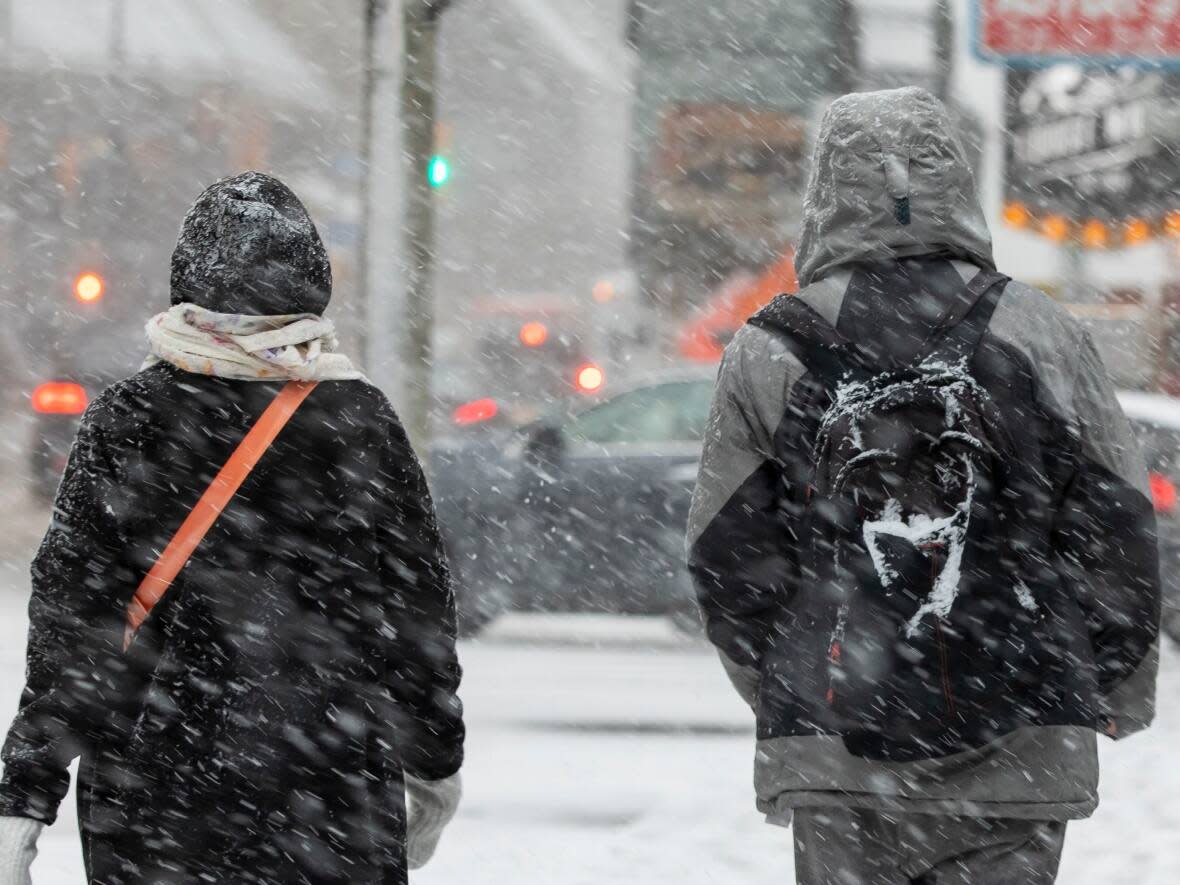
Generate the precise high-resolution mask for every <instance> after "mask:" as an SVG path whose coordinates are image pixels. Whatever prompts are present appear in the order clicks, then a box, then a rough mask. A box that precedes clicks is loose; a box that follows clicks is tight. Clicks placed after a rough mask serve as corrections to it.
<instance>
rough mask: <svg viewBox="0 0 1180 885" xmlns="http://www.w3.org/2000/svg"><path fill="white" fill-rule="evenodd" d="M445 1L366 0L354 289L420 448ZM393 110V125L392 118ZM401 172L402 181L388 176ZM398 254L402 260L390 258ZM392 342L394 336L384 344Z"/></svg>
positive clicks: (426, 395) (370, 361) (373, 364)
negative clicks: (432, 173) (440, 30)
mask: <svg viewBox="0 0 1180 885" xmlns="http://www.w3.org/2000/svg"><path fill="white" fill-rule="evenodd" d="M449 5H450V2H449V0H365V10H364V11H365V46H364V57H365V73H364V86H363V89H364V94H363V99H362V104H363V111H362V112H363V119H362V124H361V126H362V133H361V140H362V147H361V160H362V168H363V169H364V173H363V174H364V183H363V187H362V192H361V201H362V207H361V212H362V217H363V223H362V225H361V233H360V237H359V243H358V251H359V253H360V255H359V266H360V272H359V277H360V280H359V290H360V293H361V297H362V298H363V299H364V303H365V305H366V308H365V314H366V322H365V323H364V324H363V326H364V330H363V334H364V347H363V349H364V353H365V361H366V364H367V366H368V368H369V370H370V372H372V373H373V374H374V377H375V380H377V381H378V383H382V382H393V381H394V380H395V377H396V381H397V382H399V386H400V387H401V388H402V390H401V396H399V397H395V399H396V400H397V405H398V407H399V411H400V412H401V416H402V419H403V422H404V424H405V426H406V431H407V433H408V434H409V436H410V439H411V440H412V441H413V442H414V443H415V445H417V446H418V447H419V449H420V450H421V451H423V452H424V451H425V448H426V445H427V443H428V442H429V438H430V414H431V404H432V395H431V357H432V339H433V335H434V298H433V290H432V277H433V271H434V233H435V221H434V217H435V205H434V194H433V190H434V189H433V188H432V187H431V182H430V179H429V175H428V167H429V164H430V159H431V156H432V155H433V153H434V147H435V145H434V133H435V116H436V115H435V74H436V63H437V62H436V59H437V39H438V23H439V19H440V17H441V15H442V13H443V12H444V11H445V9H446V8H447V7H448V6H449ZM394 83H396V85H393V84H394ZM395 116H396V117H397V118H398V123H397V125H395V126H391V122H392V120H391V118H392V117H395ZM391 157H392V158H395V159H393V160H392V161H391ZM397 158H400V165H397ZM382 167H385V168H382ZM398 178H400V180H401V186H400V187H397V186H395V184H394V183H395V181H396V180H397V179H398ZM399 210H400V211H399ZM399 247H400V248H399ZM399 252H400V262H399V261H395V260H394V258H393V256H394V255H395V254H396V253H399ZM399 265H400V266H399ZM399 284H401V285H399ZM399 290H400V291H399ZM399 308H400V309H399ZM391 342H396V344H395V345H394V346H393V347H390V343H391ZM391 352H396V354H397V356H398V357H399V359H397V361H396V362H397V363H398V365H397V367H396V370H395V369H394V367H392V366H390V365H389V362H390V360H389V355H390V353H391ZM395 371H396V376H395V375H394V372H395Z"/></svg>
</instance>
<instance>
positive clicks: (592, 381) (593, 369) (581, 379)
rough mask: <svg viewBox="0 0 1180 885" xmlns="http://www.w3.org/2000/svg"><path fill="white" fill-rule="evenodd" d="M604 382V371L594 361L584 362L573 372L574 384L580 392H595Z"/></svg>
mask: <svg viewBox="0 0 1180 885" xmlns="http://www.w3.org/2000/svg"><path fill="white" fill-rule="evenodd" d="M605 383H606V373H605V372H603V371H602V369H601V368H599V367H598V366H596V365H595V364H594V363H585V364H583V365H581V366H579V367H578V371H576V372H574V384H575V385H576V386H577V388H578V390H580V391H581V392H582V393H596V392H597V391H599V390H601V389H602V385H603V384H605Z"/></svg>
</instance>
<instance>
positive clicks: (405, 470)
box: [377, 406, 464, 780]
mask: <svg viewBox="0 0 1180 885" xmlns="http://www.w3.org/2000/svg"><path fill="white" fill-rule="evenodd" d="M386 408H387V409H388V414H387V416H386V418H387V420H386V421H385V422H383V423H384V424H385V426H386V427H387V439H386V443H385V447H384V452H383V456H382V461H381V468H380V483H381V489H380V490H379V492H378V496H377V499H378V502H379V504H378V519H377V531H378V543H379V545H380V546H381V563H382V566H381V568H382V573H381V579H382V585H383V593H384V594H385V600H384V610H385V624H384V634H385V641H384V643H383V658H384V661H383V669H384V673H385V685H386V688H387V690H388V691H389V693H390V695H391V696H392V699H393V702H394V716H395V717H396V722H395V723H394V725H395V731H396V741H397V745H398V746H397V752H398V755H399V756H400V758H401V761H402V765H403V766H404V768H405V771H406V772H407V773H408V774H410V775H413V776H414V777H417V778H421V779H423V780H437V779H439V778H444V777H448V776H450V775H452V774H454V773H455V772H456V771H458V770H459V767H460V765H461V764H462V762H463V737H464V726H463V705H462V703H461V702H460V700H459V697H458V694H457V692H458V688H459V680H460V677H461V672H462V671H461V670H460V667H459V661H458V657H457V655H456V652H455V636H456V625H455V598H454V593H453V590H452V587H451V575H450V570H449V568H448V566H447V558H446V553H445V551H444V549H443V544H442V539H441V537H440V535H439V530H438V522H437V519H436V517H435V512H434V504H433V502H432V501H431V498H430V491H429V489H428V488H427V486H426V478H425V476H424V475H423V472H422V467H421V465H420V464H419V462H418V459H417V457H416V456H415V454H414V451H413V449H412V448H411V446H410V442H409V440H408V439H407V437H406V434H405V431H404V430H403V429H402V426H401V423H400V422H399V421H398V419H397V417H396V416H395V415H394V414H393V410H392V409H390V408H388V406H386Z"/></svg>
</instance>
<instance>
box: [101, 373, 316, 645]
mask: <svg viewBox="0 0 1180 885" xmlns="http://www.w3.org/2000/svg"><path fill="white" fill-rule="evenodd" d="M315 386H316V382H315V381H288V382H287V383H286V384H285V385H284V386H283V388H282V389H281V390H280V391H279V392H278V394H277V395H276V396H275V398H274V399H273V400H271V402H270V405H268V406H267V407H266V410H265V411H263V413H262V414H261V415H260V416H259V418H258V420H257V421H255V422H254V426H253V427H251V428H250V430H249V431H248V432H247V433H246V435H245V436H244V437H242V441H241V442H240V443H238V446H237V448H236V449H234V451H233V454H232V455H230V456H229V460H228V461H226V462H225V464H224V466H222V468H221V470H220V471H219V472H218V474H217V476H215V477H213V482H211V483H209V488H207V489H205V493H204V494H203V495H201V498H200V500H199V501H197V503H196V506H195V507H193V509H192V510H191V511H190V512H189V515H188V516H187V517H185V520H184V522H182V523H181V524H180V528H179V529H177V530H176V534H175V535H173V536H172V540H170V541H169V542H168V546H167V547H165V548H164V552H163V553H161V554H160V556H159V558H158V559H157V560H156V562H155V564H154V565H152V567H151V569H150V570H149V571H148V573H147V574H146V575H144V578H143V580H142V581H141V582H140V584H139V588H138V589H137V590H136V591H135V595H134V596H132V597H131V602H130V603H128V605H127V628H126V630H125V631H124V633H123V651H127V649H128V648H130V647H131V641H132V640H133V639H134V638H135V634H136V632H137V631H138V630H139V628H140V625H142V624H143V622H144V621H145V620H146V619H147V616H148V615H149V614H151V611H152V609H153V608H155V606H156V603H158V602H159V601H160V600H161V599H162V598H163V597H164V594H165V593H166V592H168V588H169V587H171V586H172V582H173V581H175V580H176V576H177V575H178V574H180V570H181V569H182V568H184V566H185V563H187V562H188V561H189V559H190V558H191V557H192V555H193V553H194V552H195V551H196V549H197V547H198V546H199V545H200V543H201V541H203V540H204V538H205V535H206V534H208V533H209V529H211V528H212V527H213V524H214V523H215V522H217V518H218V517H219V516H221V512H222V511H223V510H225V508H226V505H228V504H229V502H230V500H231V499H232V498H233V496H234V495H236V494H237V492H238V489H240V488H241V487H242V483H243V482H245V481H246V477H248V476H249V475H250V473H251V471H253V470H254V467H255V465H256V464H257V463H258V462H259V460H261V458H262V456H263V455H264V454H266V451H267V449H269V448H270V445H271V443H273V442H274V441H275V437H277V436H278V435H279V432H280V431H281V430H282V429H283V428H284V427H286V426H287V422H288V421H290V420H291V416H292V415H294V414H295V412H296V410H297V409H298V408H299V406H300V404H302V402H303V401H304V400H305V399H307V395H308V394H309V393H311V392H312V390H314V389H315Z"/></svg>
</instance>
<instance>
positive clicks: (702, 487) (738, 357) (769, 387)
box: [688, 326, 801, 705]
mask: <svg viewBox="0 0 1180 885" xmlns="http://www.w3.org/2000/svg"><path fill="white" fill-rule="evenodd" d="M771 348H777V349H771ZM781 349H782V348H781V347H780V346H779V345H778V344H777V343H776V342H774V341H772V339H771V338H770V336H768V335H767V333H766V332H764V331H762V330H760V329H756V328H754V327H753V326H746V327H745V328H743V329H742V330H741V331H740V332H739V333H738V334H737V336H736V337H735V338H734V340H733V342H732V343H731V344H730V346H729V347H728V348H727V349H726V352H725V358H724V359H723V361H722V364H721V369H720V373H719V375H718V379H717V386H716V389H715V391H714V394H713V404H712V408H711V410H710V414H709V421H708V424H707V426H706V430H705V439H704V450H703V452H702V455H701V463H700V470H699V473H698V476H697V484H696V488H695V490H694V492H693V500H692V508H691V510H690V513H689V526H688V565H689V571H690V573H691V574H692V577H693V583H694V586H695V589H696V594H697V600H698V602H699V604H700V607H701V612H702V614H703V616H704V621H705V626H706V631H707V633H708V636H709V639H710V641H712V643H713V644H714V645H715V646H716V647H717V649H718V651H719V652H720V653H721V658H722V663H723V664H724V665H725V668H726V672H727V673H728V675H729V677H730V679H731V681H732V682H733V683H734V687H735V688H736V689H737V690H738V692H739V694H741V695H742V697H743V698H744V699H745V700H746V701H747V702H748V703H750V704H751V705H753V703H754V693H755V689H756V685H757V682H758V679H759V671H760V669H761V665H762V654H763V648H764V646H765V643H766V639H767V637H768V634H769V632H770V629H771V626H772V623H773V621H774V619H775V618H776V617H778V616H780V614H781V609H782V607H783V606H784V605H785V604H787V602H788V600H789V596H790V589H791V588H792V587H793V586H794V585H795V583H796V571H797V568H796V564H795V556H794V549H793V548H794V539H793V538H792V537H791V535H790V533H789V531H788V529H787V526H786V523H785V522H784V519H783V511H782V502H783V480H782V477H783V470H782V466H781V465H780V463H779V462H778V460H776V456H775V452H774V442H773V435H774V430H775V426H776V424H775V422H776V421H777V419H778V416H779V415H781V414H782V409H783V405H784V403H785V402H786V401H787V396H788V391H789V390H790V388H791V386H792V385H793V384H794V383H795V382H796V381H797V380H798V377H799V375H800V369H801V366H800V365H799V363H798V362H797V361H795V360H793V359H791V358H788V357H786V356H785V355H784V354H782V353H780V352H779V351H780V350H781ZM772 356H773V357H776V358H775V359H772ZM750 364H756V365H757V366H758V367H759V368H756V369H753V370H751V368H750ZM751 371H758V372H760V376H759V377H761V378H762V379H763V380H764V383H763V384H762V385H761V386H760V388H759V389H761V390H762V393H761V396H759V394H758V393H756V392H755V391H754V390H753V389H752V385H750V384H749V383H747V382H748V376H749V374H750V372H751ZM776 413H777V414H776ZM768 416H774V417H772V418H769V419H768Z"/></svg>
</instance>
